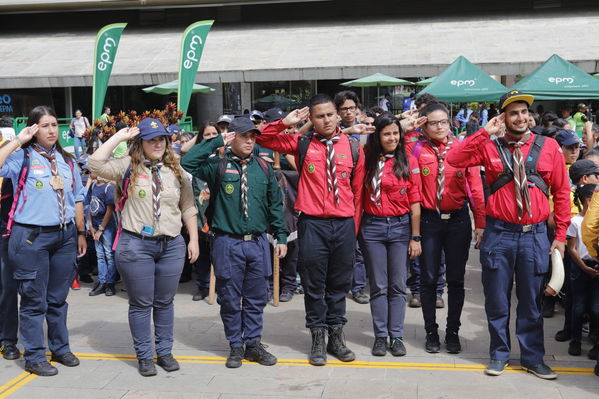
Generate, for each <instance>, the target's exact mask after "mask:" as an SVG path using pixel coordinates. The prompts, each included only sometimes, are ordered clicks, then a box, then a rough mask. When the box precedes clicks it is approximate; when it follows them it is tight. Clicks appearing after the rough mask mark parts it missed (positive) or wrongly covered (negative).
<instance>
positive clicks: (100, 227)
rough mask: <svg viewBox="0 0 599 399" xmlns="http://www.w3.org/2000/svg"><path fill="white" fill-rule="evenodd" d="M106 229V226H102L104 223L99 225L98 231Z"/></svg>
mask: <svg viewBox="0 0 599 399" xmlns="http://www.w3.org/2000/svg"><path fill="white" fill-rule="evenodd" d="M104 230H106V228H105V227H104V226H102V225H100V226H98V231H104Z"/></svg>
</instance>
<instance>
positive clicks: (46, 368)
mask: <svg viewBox="0 0 599 399" xmlns="http://www.w3.org/2000/svg"><path fill="white" fill-rule="evenodd" d="M25 371H28V372H30V373H31V374H35V375H39V376H40V377H52V376H53V375H56V374H58V369H57V368H56V367H54V366H52V365H51V364H50V363H49V362H48V361H47V360H44V361H43V362H39V363H32V362H30V361H26V362H25Z"/></svg>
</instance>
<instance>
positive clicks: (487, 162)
mask: <svg viewBox="0 0 599 399" xmlns="http://www.w3.org/2000/svg"><path fill="white" fill-rule="evenodd" d="M535 136H536V135H535V134H532V133H531V135H530V138H529V139H528V141H527V142H526V143H525V144H524V145H523V146H522V147H521V148H520V150H521V151H522V157H523V159H527V157H528V152H529V151H530V147H531V146H532V143H533V142H534V139H535ZM510 151H512V152H513V151H514V148H513V147H512V146H510ZM447 163H448V164H451V165H453V166H456V167H467V166H474V165H483V166H484V167H485V175H486V178H487V183H488V184H489V186H490V185H491V184H493V182H494V181H495V180H496V179H497V177H499V175H500V174H501V173H503V163H502V162H501V159H500V157H499V152H498V151H497V147H496V146H495V143H493V141H492V140H490V139H489V133H487V131H486V130H485V129H480V130H479V131H478V132H476V133H475V134H473V135H472V136H470V137H467V138H466V139H465V140H464V141H463V142H462V143H461V144H460V145H459V147H458V148H457V151H451V152H450V154H448V156H447ZM537 171H538V173H539V174H540V175H541V177H542V178H543V180H544V181H545V183H547V186H548V187H549V189H550V191H551V194H552V195H553V204H554V208H553V209H554V220H555V224H556V230H555V239H556V240H558V241H562V242H563V241H566V230H567V229H568V225H569V224H570V183H569V180H568V173H567V171H566V163H565V161H564V155H563V154H562V152H561V150H560V147H559V145H558V144H557V142H556V141H555V140H553V139H547V140H545V144H544V145H543V149H542V151H541V154H540V156H539V163H538V165H537ZM528 191H529V194H530V203H531V208H532V217H530V216H529V215H528V212H524V216H523V217H522V219H518V206H517V205H516V194H515V188H514V181H513V180H512V181H511V182H509V183H507V184H506V185H505V186H503V187H501V188H500V189H499V190H498V191H497V192H495V193H494V194H492V195H491V196H490V197H489V198H488V200H487V215H489V216H491V217H493V218H495V219H499V220H503V221H506V222H509V223H515V224H533V223H540V222H544V221H546V220H547V219H548V218H549V215H550V213H551V209H550V207H549V200H548V199H547V197H546V196H545V194H544V193H543V191H541V189H540V188H538V187H535V186H531V185H530V184H529V190H528Z"/></svg>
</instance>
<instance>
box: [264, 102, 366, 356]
mask: <svg viewBox="0 0 599 399" xmlns="http://www.w3.org/2000/svg"><path fill="white" fill-rule="evenodd" d="M308 115H309V117H310V121H311V122H312V124H313V125H314V130H313V131H311V132H308V133H306V134H303V135H302V134H296V135H290V134H280V133H281V132H282V131H283V130H285V129H287V128H288V127H289V126H291V125H294V124H297V123H299V122H300V121H301V120H303V119H305V118H307V117H308ZM350 140H354V139H353V138H351V137H350V136H348V135H345V134H341V130H340V129H339V127H338V126H337V111H336V109H335V104H334V103H333V100H332V99H331V98H330V97H329V96H327V95H323V94H318V95H316V96H314V97H312V99H311V100H310V109H309V113H308V108H304V109H301V110H295V111H293V112H291V113H290V114H289V115H287V117H285V119H283V120H281V121H277V122H273V123H270V124H268V125H266V126H265V127H264V129H263V130H262V135H260V136H258V137H256V142H257V143H258V144H259V145H261V146H263V147H266V148H269V149H271V150H273V151H279V152H281V153H285V154H291V155H294V156H295V157H296V159H298V160H299V158H302V157H300V155H302V156H305V157H304V158H303V162H298V172H299V174H300V179H299V185H298V194H297V200H296V202H295V209H296V210H298V211H300V212H301V215H300V217H299V220H298V243H299V255H298V269H299V271H300V274H301V277H302V284H303V286H304V292H305V294H304V301H305V306H306V327H308V328H310V330H311V333H312V350H311V353H310V363H311V364H313V365H319V366H320V365H324V364H325V363H326V352H325V338H326V337H325V335H326V332H327V329H328V334H329V342H328V345H327V346H326V350H328V352H329V353H331V354H333V355H334V356H336V357H337V358H339V359H340V360H342V361H352V360H354V359H355V354H354V353H353V352H352V351H351V350H349V349H348V348H347V347H346V346H345V342H344V339H343V325H344V324H345V323H346V322H347V319H346V318H345V295H346V293H347V292H348V291H349V290H350V288H351V282H352V274H353V266H354V256H355V255H354V253H355V248H356V235H355V233H356V231H357V227H358V226H359V225H360V216H361V213H362V189H363V182H364V153H363V151H362V149H361V147H360V146H359V144H358V145H357V147H356V144H357V143H354V144H352V143H351V142H350ZM304 145H307V148H306V147H302V146H304ZM301 148H304V149H305V150H306V151H305V154H300V149H301ZM352 148H354V149H356V150H357V151H353V150H352ZM355 152H357V154H355Z"/></svg>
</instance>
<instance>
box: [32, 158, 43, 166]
mask: <svg viewBox="0 0 599 399" xmlns="http://www.w3.org/2000/svg"><path fill="white" fill-rule="evenodd" d="M31 165H32V166H39V165H41V163H40V161H39V159H32V160H31Z"/></svg>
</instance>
